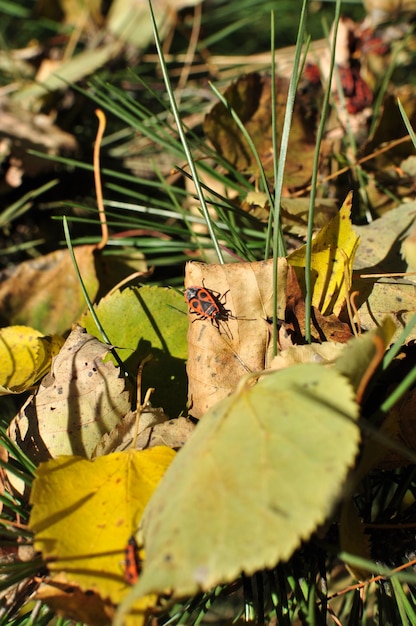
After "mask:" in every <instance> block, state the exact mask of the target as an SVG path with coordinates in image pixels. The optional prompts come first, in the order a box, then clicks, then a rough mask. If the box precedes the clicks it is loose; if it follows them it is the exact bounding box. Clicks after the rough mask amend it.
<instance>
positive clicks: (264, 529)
mask: <svg viewBox="0 0 416 626" xmlns="http://www.w3.org/2000/svg"><path fill="white" fill-rule="evenodd" d="M357 417H358V407H357V405H356V404H355V402H354V400H353V391H352V388H351V387H350V385H349V383H348V382H347V380H346V379H345V378H344V377H343V376H342V375H340V374H338V373H337V372H336V371H334V370H331V369H327V368H325V367H323V366H320V365H316V364H305V365H295V366H293V367H291V368H288V369H286V370H282V371H279V372H273V373H271V374H269V375H266V376H264V377H263V378H262V379H261V380H260V381H259V382H258V384H257V385H256V386H254V387H248V386H245V387H244V388H242V389H240V390H239V391H238V392H236V393H235V394H234V395H233V396H230V397H229V398H227V399H225V400H223V401H221V402H220V403H218V404H217V405H216V406H215V407H213V408H212V409H211V410H210V411H209V412H208V413H207V414H206V415H205V416H204V417H203V419H202V420H201V423H200V424H199V425H198V427H197V428H196V430H195V433H194V434H193V435H192V436H191V438H190V439H189V441H188V442H187V444H186V446H185V447H184V448H183V449H182V450H181V451H180V452H179V454H178V455H177V457H176V458H175V459H174V461H173V463H172V465H171V466H170V467H169V469H168V471H167V473H166V474H165V476H164V478H163V480H162V482H161V483H160V485H159V488H158V489H157V491H156V492H155V494H154V496H153V498H152V500H151V501H150V503H149V506H148V507H147V509H146V511H145V513H144V517H143V532H144V540H145V547H146V555H147V561H146V565H145V568H144V572H143V576H142V578H141V580H140V582H139V584H138V586H137V588H135V590H134V592H133V593H132V594H130V596H129V601H130V600H131V601H132V600H133V599H134V597H139V596H140V595H144V594H146V593H148V592H150V591H152V592H153V591H154V592H159V593H162V592H164V591H166V590H172V591H173V593H174V594H175V595H176V596H181V595H188V594H189V595H191V594H194V593H196V592H197V591H199V590H201V589H202V590H208V589H210V588H211V587H213V586H214V585H216V584H218V583H221V582H227V581H232V580H234V579H235V578H236V577H237V576H238V575H239V574H240V572H241V571H244V572H245V573H246V574H249V575H250V574H252V573H253V572H255V571H256V570H260V569H262V568H270V567H273V566H274V565H276V563H277V562H278V561H280V560H286V559H288V558H289V557H290V556H291V554H292V553H293V551H294V550H295V549H296V548H297V547H298V546H299V544H300V542H301V541H302V540H304V539H307V538H308V537H309V536H310V535H311V533H313V532H314V531H315V530H316V528H317V527H318V526H319V525H320V524H321V523H322V522H323V521H324V520H325V519H326V518H327V517H328V515H329V514H330V513H331V510H332V507H333V505H334V503H335V502H336V500H337V499H338V498H339V497H340V494H341V492H342V485H343V482H344V480H345V477H346V474H347V471H348V468H349V467H350V466H351V465H352V463H353V462H354V458H355V455H356V453H357V450H358V445H359V441H360V433H359V428H358V427H357V425H356V423H355V420H356V419H357ZM124 608H125V607H122V610H124Z"/></svg>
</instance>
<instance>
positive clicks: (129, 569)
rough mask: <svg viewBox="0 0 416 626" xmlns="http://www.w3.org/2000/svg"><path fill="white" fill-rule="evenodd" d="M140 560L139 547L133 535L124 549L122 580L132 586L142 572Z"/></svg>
mask: <svg viewBox="0 0 416 626" xmlns="http://www.w3.org/2000/svg"><path fill="white" fill-rule="evenodd" d="M142 565H143V563H142V559H141V558H140V556H139V547H138V545H137V542H136V540H135V538H134V537H133V535H132V536H131V537H130V539H129V540H128V542H127V545H126V547H125V548H124V580H125V581H126V582H127V583H129V585H134V583H136V582H137V581H138V579H139V576H140V574H141V571H142Z"/></svg>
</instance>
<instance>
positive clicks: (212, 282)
mask: <svg viewBox="0 0 416 626" xmlns="http://www.w3.org/2000/svg"><path fill="white" fill-rule="evenodd" d="M286 269H287V265H286V260H285V259H279V275H278V282H279V290H278V293H279V294H282V295H281V297H280V298H279V302H278V315H279V316H280V317H282V318H283V317H284V311H285V306H286V302H285V290H284V286H285V284H286ZM272 273H273V264H272V262H271V261H264V262H257V263H238V264H237V263H232V264H225V265H205V264H203V263H188V264H187V266H186V274H185V287H186V288H189V287H201V288H202V287H203V286H204V287H205V288H206V289H208V290H211V291H212V293H214V295H215V294H219V295H217V296H216V297H217V298H220V296H223V298H222V302H223V303H224V309H225V310H226V311H229V313H228V314H227V316H226V317H227V319H225V320H220V321H219V323H218V327H217V325H216V323H215V320H214V321H213V322H214V323H212V321H211V319H210V318H209V317H206V318H204V317H200V316H198V315H196V314H194V313H192V310H190V311H189V313H188V315H189V322H190V324H189V331H188V350H189V356H188V366H187V372H188V379H189V394H188V399H189V407H190V409H189V410H190V413H191V415H193V416H194V417H197V418H200V417H202V415H203V414H204V413H205V412H206V411H207V410H208V408H209V407H211V406H212V405H213V404H215V403H216V402H218V400H221V399H222V398H224V397H226V396H227V395H229V394H230V393H231V392H232V391H233V390H234V389H235V388H236V386H237V384H238V382H239V381H240V380H241V378H242V377H243V376H244V375H246V374H248V373H251V372H256V371H262V370H264V369H265V368H266V367H268V362H269V360H270V358H271V355H270V354H269V352H270V350H269V348H270V333H269V330H268V327H267V323H266V319H267V318H268V317H271V316H273V279H272V275H273V274H272Z"/></svg>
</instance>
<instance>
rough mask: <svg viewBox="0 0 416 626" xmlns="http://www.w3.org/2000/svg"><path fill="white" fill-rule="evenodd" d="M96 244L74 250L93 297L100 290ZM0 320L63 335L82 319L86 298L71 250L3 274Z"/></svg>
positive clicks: (88, 289) (49, 255)
mask: <svg viewBox="0 0 416 626" xmlns="http://www.w3.org/2000/svg"><path fill="white" fill-rule="evenodd" d="M94 251H95V246H78V247H77V248H75V249H74V252H75V257H76V259H77V263H78V267H79V269H80V272H81V275H82V278H83V281H84V284H85V286H86V288H87V291H88V294H89V296H90V298H91V299H92V300H94V298H95V295H96V293H97V291H98V280H97V277H96V273H95V259H94ZM2 279H3V280H2V281H1V283H0V319H1V320H2V323H3V325H4V326H13V325H19V324H23V325H26V326H32V327H33V328H36V329H37V330H39V331H41V332H43V333H45V334H48V335H55V334H56V335H61V334H63V333H64V332H65V331H66V330H68V328H71V325H72V324H73V323H74V322H76V320H78V319H79V317H80V316H81V314H82V312H83V311H84V309H85V298H84V295H83V292H82V290H81V287H80V284H79V280H78V278H77V276H76V274H75V269H74V266H73V264H72V260H71V257H70V255H69V251H68V250H57V251H55V252H52V253H50V254H47V255H45V256H43V257H37V258H36V259H32V260H30V261H25V262H24V263H21V264H20V265H18V266H17V267H14V268H12V269H11V270H8V271H6V272H3V274H2Z"/></svg>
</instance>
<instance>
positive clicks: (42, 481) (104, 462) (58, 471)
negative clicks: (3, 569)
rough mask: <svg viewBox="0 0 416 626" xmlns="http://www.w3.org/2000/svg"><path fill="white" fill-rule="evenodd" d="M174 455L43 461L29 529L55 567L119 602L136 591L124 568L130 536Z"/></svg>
mask: <svg viewBox="0 0 416 626" xmlns="http://www.w3.org/2000/svg"><path fill="white" fill-rule="evenodd" d="M174 456H175V453H174V451H173V450H171V449H170V448H167V447H164V446H159V447H157V448H151V449H148V450H141V451H137V450H129V451H127V452H119V453H116V454H109V455H107V456H104V457H99V458H97V459H95V460H93V461H90V460H87V459H83V458H80V457H73V456H62V457H60V458H59V459H54V460H51V461H48V462H47V463H41V464H40V466H39V468H38V469H37V472H36V478H35V481H34V484H33V489H32V494H31V499H30V501H31V504H32V505H33V508H32V512H31V516H30V523H29V527H30V528H31V530H32V531H34V532H35V549H36V550H39V551H40V552H41V553H42V556H43V558H44V559H45V560H46V561H47V562H48V568H49V570H50V572H51V573H52V574H53V575H57V576H59V577H60V580H61V581H62V578H63V577H64V579H65V580H66V582H67V583H71V584H74V585H77V586H79V587H80V589H81V590H92V591H95V592H96V593H98V594H99V595H100V596H101V597H102V598H103V599H106V598H110V599H111V601H112V602H113V603H114V604H118V603H119V602H120V600H121V599H122V598H123V596H124V595H125V594H126V591H127V590H128V589H129V588H130V586H129V584H128V583H127V582H126V580H125V578H124V570H123V564H124V563H123V562H124V551H125V548H126V546H127V543H128V540H129V538H130V537H131V535H132V533H133V532H134V531H135V530H136V528H137V526H138V524H139V521H140V519H141V516H142V513H143V510H144V508H145V506H146V504H147V502H148V500H149V499H150V497H151V495H152V494H153V492H154V490H155V489H156V486H157V485H158V483H159V481H160V479H161V478H162V476H163V474H164V472H165V470H166V468H167V467H168V466H169V464H170V462H171V461H172V459H173V457H174ZM153 602H154V600H152V603H153Z"/></svg>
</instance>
